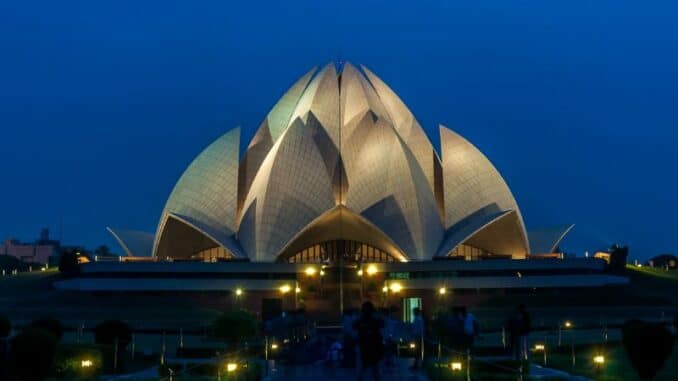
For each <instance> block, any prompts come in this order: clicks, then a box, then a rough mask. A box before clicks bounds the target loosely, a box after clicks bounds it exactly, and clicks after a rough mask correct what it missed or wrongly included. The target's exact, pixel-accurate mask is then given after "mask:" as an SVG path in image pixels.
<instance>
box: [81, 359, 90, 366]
mask: <svg viewBox="0 0 678 381" xmlns="http://www.w3.org/2000/svg"><path fill="white" fill-rule="evenodd" d="M80 366H81V367H83V368H89V367H90V366H92V360H82V361H81V362H80Z"/></svg>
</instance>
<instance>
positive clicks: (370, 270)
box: [367, 265, 377, 275]
mask: <svg viewBox="0 0 678 381" xmlns="http://www.w3.org/2000/svg"><path fill="white" fill-rule="evenodd" d="M376 273H377V266H375V265H369V266H367V275H374V274H376Z"/></svg>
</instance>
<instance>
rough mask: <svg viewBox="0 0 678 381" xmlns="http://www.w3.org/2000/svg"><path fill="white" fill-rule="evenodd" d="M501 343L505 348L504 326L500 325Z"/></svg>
mask: <svg viewBox="0 0 678 381" xmlns="http://www.w3.org/2000/svg"><path fill="white" fill-rule="evenodd" d="M501 345H502V346H503V347H504V349H506V328H505V327H503V326H502V327H501Z"/></svg>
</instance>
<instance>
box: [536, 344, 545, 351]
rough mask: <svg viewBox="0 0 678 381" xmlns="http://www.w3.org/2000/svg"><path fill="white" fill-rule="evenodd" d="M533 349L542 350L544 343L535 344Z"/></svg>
mask: <svg viewBox="0 0 678 381" xmlns="http://www.w3.org/2000/svg"><path fill="white" fill-rule="evenodd" d="M534 350H535V351H543V350H544V344H535V345H534Z"/></svg>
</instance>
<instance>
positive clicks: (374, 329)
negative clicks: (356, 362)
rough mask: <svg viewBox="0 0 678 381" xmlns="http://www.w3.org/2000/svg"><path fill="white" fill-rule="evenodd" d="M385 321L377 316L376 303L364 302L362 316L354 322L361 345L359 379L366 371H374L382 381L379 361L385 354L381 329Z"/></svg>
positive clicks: (360, 380) (375, 377)
mask: <svg viewBox="0 0 678 381" xmlns="http://www.w3.org/2000/svg"><path fill="white" fill-rule="evenodd" d="M383 327H384V321H383V320H381V319H379V318H378V317H376V316H375V312H374V305H373V304H372V303H371V302H365V303H363V306H362V310H361V314H360V318H359V319H358V320H356V321H355V323H353V328H354V329H355V330H356V331H357V332H358V345H359V347H360V367H359V369H358V381H362V379H363V375H364V374H365V372H366V371H368V370H369V371H371V372H372V377H373V378H374V380H375V381H380V380H381V377H380V374H379V361H380V360H381V358H382V357H383V355H384V340H383V338H382V336H381V330H382V328H383Z"/></svg>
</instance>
